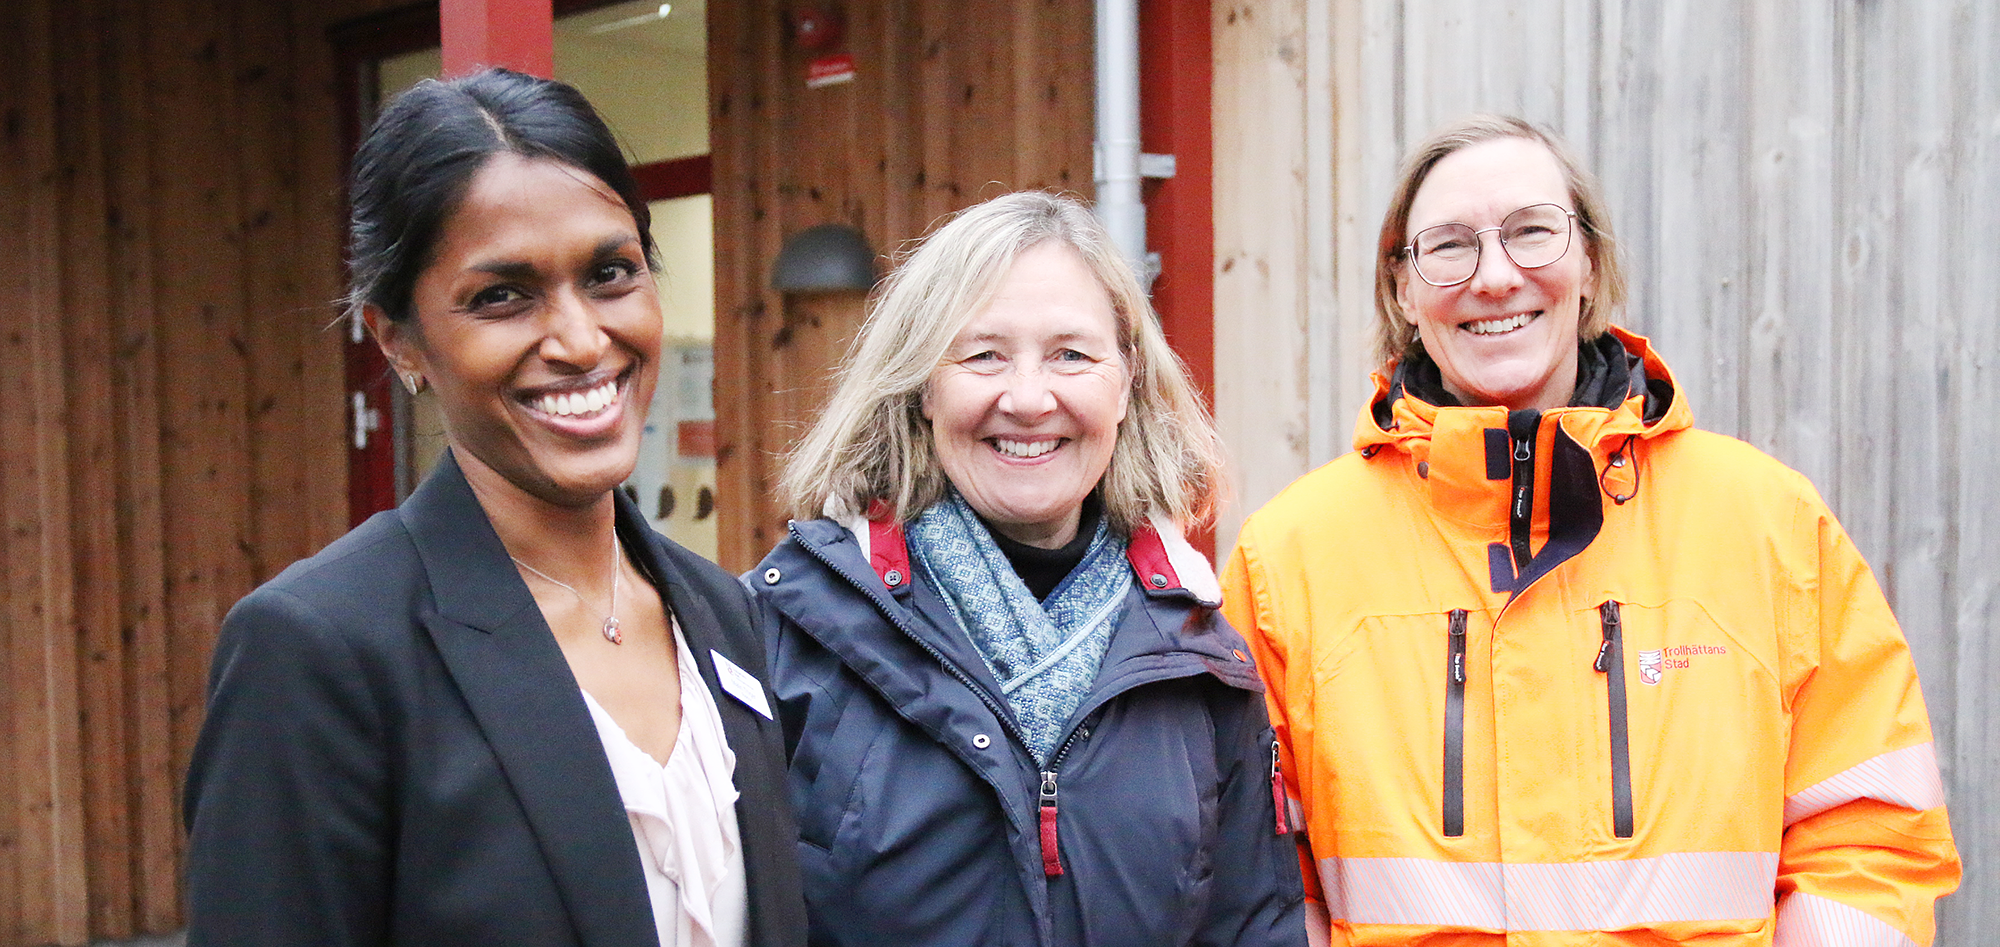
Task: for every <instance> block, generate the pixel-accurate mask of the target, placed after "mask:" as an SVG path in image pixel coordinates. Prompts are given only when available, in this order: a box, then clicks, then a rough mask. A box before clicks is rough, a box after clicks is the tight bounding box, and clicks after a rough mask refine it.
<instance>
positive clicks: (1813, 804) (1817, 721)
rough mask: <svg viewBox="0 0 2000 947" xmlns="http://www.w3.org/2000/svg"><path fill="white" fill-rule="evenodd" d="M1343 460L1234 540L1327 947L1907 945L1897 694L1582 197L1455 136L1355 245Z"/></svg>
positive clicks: (1535, 165)
mask: <svg viewBox="0 0 2000 947" xmlns="http://www.w3.org/2000/svg"><path fill="white" fill-rule="evenodd" d="M1376 282H1377V293H1376V309H1377V314H1378V316H1379V319H1380V326H1379V330H1380V344H1381V349H1382V351H1381V354H1382V356H1383V361H1384V363H1385V364H1384V367H1383V368H1382V370H1381V371H1380V372H1378V373H1377V375H1376V376H1375V383H1376V390H1375V396H1374V397H1373V398H1372V399H1371V401H1370V404H1369V405H1368V407H1367V408H1366V410H1364V412H1363V413H1362V415H1361V417H1360V423H1359V425H1358V430H1357V431H1356V433H1355V439H1354V442H1355V447H1356V450H1355V451H1354V452H1353V453H1350V454H1348V455H1346V456H1344V457H1341V458H1339V459H1338V460H1335V461H1334V462H1332V463H1330V464H1328V465H1326V466H1325V467H1322V468H1320V469H1319V470H1316V471H1314V472H1312V473H1310V474H1308V475H1306V476H1305V477H1304V478H1301V479H1300V480H1299V481H1298V482H1297V483H1295V484H1293V485H1292V486H1291V487H1290V488H1288V489H1287V490H1286V491H1285V492H1284V493H1282V494H1280V495H1279V496H1278V497H1277V498H1276V499H1274V500H1272V501H1271V502H1270V503H1269V504H1268V505H1267V506H1265V507H1264V508H1263V509H1262V510H1260V511H1259V512H1258V513H1257V514H1255V515H1254V516H1252V517H1251V518H1250V520H1249V521H1248V522H1247V523H1246V524H1245V525H1244V527H1243V531H1242V533H1241V535H1240V539H1239V541H1238V545H1237V547H1236V550H1235V552H1234V554H1233V555H1232V557H1231V559H1230V562H1229V565H1228V568H1227V570H1226V572H1225V575H1224V579H1223V586H1224V597H1225V601H1226V603H1227V604H1226V605H1225V611H1226V613H1227V615H1228V618H1229V620H1230V622H1231V623H1233V624H1234V625H1235V626H1236V627H1237V628H1238V629H1241V630H1242V631H1243V633H1244V634H1245V636H1246V637H1247V638H1248V639H1249V641H1250V642H1251V645H1252V647H1253V649H1254V650H1255V651H1256V659H1257V663H1258V666H1259V668H1260V669H1261V670H1262V672H1263V674H1264V675H1265V678H1266V680H1267V682H1268V684H1269V701H1270V708H1271V717H1272V722H1273V724H1274V726H1275V727H1276V730H1277V732H1278V735H1279V740H1280V742H1281V744H1282V748H1283V750H1284V753H1283V756H1284V762H1285V767H1286V774H1287V776H1288V783H1289V790H1290V792H1291V793H1292V795H1293V797H1294V799H1293V801H1294V802H1295V803H1296V804H1297V807H1298V811H1297V813H1296V814H1297V815H1298V817H1299V818H1300V819H1301V820H1302V823H1303V825H1304V827H1305V830H1306V832H1305V839H1304V840H1303V841H1302V842H1301V844H1302V846H1303V847H1302V853H1303V854H1305V856H1306V857H1307V859H1308V862H1309V865H1308V872H1307V874H1308V877H1309V879H1312V880H1316V881H1317V882H1318V892H1317V895H1316V897H1317V898H1318V902H1317V903H1318V905H1319V906H1320V907H1323V909H1324V913H1323V914H1322V915H1321V916H1320V917H1319V921H1320V922H1321V923H1322V926H1321V927H1320V930H1319V933H1321V934H1322V935H1328V936H1330V939H1331V941H1332V942H1333V943H1336V944H1414V943H1424V944H1433V943H1435V944H1444V943H1450V944H1454V945H1477V944H1496V945H1497V944H1501V943H1505V944H1509V945H1516V947H1519V945H1579V944H1591V945H1598V944H1682V943H1689V944H1692V943H1699V944H1704V945H1725V944H1726V945H1759V944H1776V945H1779V947H1850V945H1851V947H1862V945H1867V947H1876V945H1882V947H1888V945H1922V944H1928V943H1930V941H1931V936H1932V929H1933V919H1932V912H1933V905H1934V903H1935V902H1936V900H1937V898H1939V897H1940V896H1942V895H1944V894H1946V893H1948V892H1950V891H1951V890H1952V889H1953V888H1954V887H1955V886H1956V885H1957V882H1958V877H1959V864H1958V856H1957V853H1956V851H1955V849H1954V848H1953V845H1952V841H1951V835H1950V829H1949V825H1948V823H1947V821H1946V818H1945V808H1944V793H1943V789H1942V787H1941V784H1940V780H1939V777H1938V770H1937V764H1936V759H1935V755H1934V752H1933V749H1932V744H1931V731H1930V724H1929V720H1928V718H1927V716H1926V714H1925V711H1924V704H1923V697H1922V695H1921V693H1920V692H1919V690H1918V686H1917V677H1916V670H1915V667H1914V666H1913V664H1912V663H1911V660H1910V655H1909V649H1908V646H1907V645H1906V644H1905V642H1904V640H1903V636H1902V632H1901V631H1900V629H1899V628H1898V627H1897V625H1896V620H1895V618H1894V616H1892V615H1891V614H1890V612H1889V608H1888V605H1887V603H1886V602H1885V601H1884V600H1883V597H1882V593H1881V591H1880V589H1879V588H1878V587H1877V586H1876V584H1875V581H1874V579H1873V577H1872V576H1871V574H1870V573H1869V570H1868V567H1867V564H1866V563H1864V562H1863V561H1862V559H1861V556H1860V554H1859V553H1858V552H1857V551H1856V550H1855V548H1854V545H1853V544H1852V543H1851V542H1850V541H1849V540H1848V537H1847V535H1846V534H1845V533H1844V532H1843V531H1842V530H1841V528H1840V525H1839V523H1837V522H1835V520H1834V517H1833V514H1832V513H1831V512H1829V511H1828V509H1827V508H1826V506H1825V504H1824V503H1823V502H1822V501H1821V500H1820V498H1819V496H1818V494H1817V493H1816V492H1815V491H1814V490H1813V487H1812V485H1811V484H1810V483H1808V482H1807V481H1806V479H1805V478H1804V477H1803V476H1801V475H1799V474H1797V473H1795V472H1793V471H1791V470H1789V469H1787V468H1786V467H1784V466H1783V465H1781V464H1779V463H1778V462H1777V461H1775V460H1773V459H1771V458H1770V457H1767V456H1765V455H1764V454H1762V453H1759V452H1758V451H1757V450H1755V449H1753V448H1751V447H1749V446H1747V445H1745V444H1743V443H1741V442H1739V441H1736V440H1734V439H1731V438H1728V437H1723V436H1720V435H1717V434H1712V433H1709V432H1705V431H1700V430H1696V429H1695V428H1694V427H1693V422H1692V417H1691V415H1690V413H1689V410H1688V406H1687V403H1686V399H1685V397H1684V396H1683V395H1682V393H1681V392H1680V391H1679V390H1678V389H1677V387H1676V385H1675V383H1674V380H1673V377H1672V375H1671V374H1670V373H1669V372H1668V370H1667V367H1666V365H1665V363H1664V362H1662V361H1661V360H1660V357H1659V356H1658V355H1657V354H1656V353H1654V352H1653V351H1652V349H1651V348H1650V347H1649V346H1648V344H1647V342H1646V340H1645V339H1643V338H1640V337H1638V336H1636V335H1632V334H1630V333H1627V332H1624V331H1621V330H1619V329H1616V328H1612V327H1610V326H1609V324H1608V322H1609V319H1610V318H1611V317H1612V316H1613V315H1614V314H1616V313H1617V311H1618V309H1619V306H1620V303H1621V302H1622V301H1623V299H1622V297H1623V295H1624V282H1623V278H1622V276H1621V274H1620V271H1619V267H1618V261H1617V254H1616V252H1615V250H1614V245H1613V243H1612V238H1611V231H1610V228H1609V225H1608V223H1607V222H1606V220H1605V216H1604V209H1603V203H1602V200H1601V199H1600V198H1599V197H1598V193H1597V188H1596V185H1595V184H1594V183H1593V182H1592V181H1591V179H1590V178H1589V177H1588V176H1587V175H1586V174H1585V173H1584V172H1583V171H1582V170H1581V169H1580V168H1579V167H1578V166H1577V164H1576V162H1575V161H1574V160H1573V159H1571V158H1570V156H1569V152H1568V150H1567V149H1566V148H1565V147H1564V145H1563V144H1562V143H1561V142H1560V140H1558V139H1556V138H1555V137H1554V136H1552V135H1550V134H1548V133H1546V132H1544V131H1541V130H1539V129H1537V128H1535V127H1534V126H1531V125H1528V124H1527V123H1525V122H1522V121H1520V120H1518V119H1508V118H1499V117H1494V116H1475V117H1472V118H1469V119H1465V120H1462V121H1460V122H1458V123H1456V124H1454V125H1451V126H1448V127H1446V128H1444V129H1443V130H1441V131H1439V132H1438V133H1436V134H1435V135H1433V136H1432V137H1431V138H1430V139H1429V140H1427V141H1425V142H1424V143H1422V144H1421V145H1419V146H1418V148H1417V149H1416V151H1415V152H1414V154H1413V156H1412V157H1411V158H1410V159H1409V161H1408V162H1407V163H1406V165H1405V167H1404V170H1403V173H1402V176H1401V179H1400V186H1399V188H1398V190H1397V192H1396V194H1395V196H1394V198H1393V199H1392V201H1391V204H1390V208H1389V213H1388V215H1387V218H1386V219H1385V221H1384V223H1383V227H1382V236H1381V241H1380V256H1379V260H1378V263H1377V280H1376Z"/></svg>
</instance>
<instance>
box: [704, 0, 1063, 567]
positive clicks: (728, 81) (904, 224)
mask: <svg viewBox="0 0 2000 947" xmlns="http://www.w3.org/2000/svg"><path fill="white" fill-rule="evenodd" d="M795 6H796V5H795V4H789V3H785V2H781V0H749V2H743V3H712V4H710V5H709V14H708V15H709V33H710V39H709V49H710V61H709V88H710V92H709V95H710V113H711V121H712V124H711V128H712V131H711V138H712V141H713V156H714V169H715V234H716V254H715V256H716V297H717V301H716V336H715V349H716V351H715V366H716V368H715V379H716V381H715V385H716V391H715V395H716V417H717V418H718V422H717V423H718V430H717V441H718V443H717V480H718V489H717V492H718V494H719V496H718V507H719V515H720V517H721V524H722V527H721V535H722V545H721V556H720V558H721V561H722V564H723V566H724V567H726V568H729V569H731V570H741V569H747V568H749V567H750V566H751V565H754V564H755V563H756V561H757V560H758V559H760V558H762V557H763V555H764V553H765V552H767V551H769V549H770V548H771V546H772V545H774V544H775V543H776V542H777V541H778V539H780V538H781V537H782V536H783V532H784V523H785V517H784V515H783V512H782V511H781V510H780V509H779V508H778V506H777V504H776V502H775V501H774V499H773V497H772V495H771V485H772V483H773V481H774V477H775V475H776V472H777V466H776V459H777V458H778V456H780V455H781V454H782V452H783V451H784V450H785V449H786V448H787V447H789V446H790V445H791V444H792V443H793V442H794V441H795V440H797V438H798V437H800V436H801V435H803V433H804V427H805V425H806V424H807V423H809V422H810V420H811V418H812V417H813V416H815V414H816V412H817V407H818V405H819V404H820V403H821V402H822V400H823V399H824V397H825V395H826V394H827V392H828V390H829V387H830V381H831V378H830V377H829V371H830V369H831V368H832V367H833V366H834V365H835V364H836V363H837V362H838V361H839V358H840V356H841V355H843V354H844V353H845V351H846V348H847V344H848V341H849V340H850V339H851V338H852V336H853V333H854V330H855V329H856V328H857V327H858V326H859V324H860V319H861V315H862V308H863V307H862V296H861V294H859V293H846V294H831V295H824V296H819V297H816V298H811V297H804V296H793V297H790V298H787V297H785V296H783V295H780V294H778V293H775V292H773V291H772V290H771V289H770V288H769V287H770V279H771V272H770V265H771V263H772V261H774V260H775V259H776V258H777V254H778V250H779V248H780V247H781V246H782V245H783V241H784V238H785V237H786V236H789V235H791V234H793V233H796V232H798V231H800V230H803V229H804V228H806V227H808V226H812V225H814V224H820V223H844V224H849V225H852V226H854V227H857V228H859V229H860V230H861V231H862V232H863V233H864V234H866V235H867V238H868V242H869V245H870V246H871V247H872V248H873V249H874V250H875V251H876V252H877V253H878V254H888V253H890V252H892V251H895V250H896V249H898V248H899V247H901V246H903V245H904V243H905V242H906V241H908V240H910V239H911V238H914V237H917V236H919V235H921V234H923V233H925V232H927V231H928V230H929V229H930V226H931V224H932V222H933V221H935V220H936V219H938V218H939V217H940V216H941V215H944V214H947V213H950V212H952V211H955V210H959V209H961V208H963V207H966V206H968V205H970V204H973V203H976V202H977V201H979V200H981V199H983V198H988V197H994V196H997V195H1000V194H1003V193H1006V192H1008V191H1012V190H1018V189H1022V188H1054V189H1061V190H1069V191H1073V192H1075V193H1078V194H1081V195H1084V196H1088V195H1089V194H1090V193H1091V191H1092V186H1091V156H1090V141H1091V138H1092V135H1091V115H1092V113H1091V108H1092V104H1091V96H1092V83H1091V75H1092V68H1093V67H1092V45H1091V43H1092V39H1091V35H1092V34H1091V31H1092V15H1091V8H1090V6H1089V5H1088V4H1080V3H1073V2H1068V3H1066V2H1058V0H969V2H968V0H880V2H872V3H849V4H846V5H844V9H845V13H846V16H847V21H846V24H845V38H844V40H843V42H842V43H841V44H840V45H839V46H838V47H837V48H836V49H837V51H844V52H848V53H851V54H852V55H853V57H854V60H855V80H854V81H853V82H850V83H845V84H840V85H833V86H828V87H825V88H820V89H808V88H806V85H805V71H806V61H807V59H808V58H809V54H807V53H805V52H803V51H801V50H799V49H797V48H796V47H795V46H794V45H792V44H791V43H790V42H789V41H788V39H787V36H786V31H785V29H784V23H785V14H786V12H787V11H789V10H790V9H792V8H794V7H795ZM882 262H883V264H884V265H883V267H882V271H883V272H886V260H884V261H882Z"/></svg>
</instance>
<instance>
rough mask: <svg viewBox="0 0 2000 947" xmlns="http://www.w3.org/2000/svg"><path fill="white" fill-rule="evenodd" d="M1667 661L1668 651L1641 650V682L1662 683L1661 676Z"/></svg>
mask: <svg viewBox="0 0 2000 947" xmlns="http://www.w3.org/2000/svg"><path fill="white" fill-rule="evenodd" d="M1666 662H1667V652H1666V651H1665V650H1660V651H1641V652H1639V681H1640V683H1642V684H1658V683H1660V676H1661V674H1662V673H1663V671H1664V667H1663V666H1664V665H1665V664H1666Z"/></svg>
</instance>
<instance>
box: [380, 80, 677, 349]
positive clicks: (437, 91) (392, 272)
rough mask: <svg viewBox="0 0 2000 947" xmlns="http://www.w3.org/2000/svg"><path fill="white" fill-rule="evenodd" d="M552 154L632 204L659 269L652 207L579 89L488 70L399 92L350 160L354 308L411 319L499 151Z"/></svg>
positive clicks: (394, 318) (629, 206) (538, 155)
mask: <svg viewBox="0 0 2000 947" xmlns="http://www.w3.org/2000/svg"><path fill="white" fill-rule="evenodd" d="M501 153H509V154H516V155H520V156H522V157H524V158H546V159H550V160H553V161H558V162H561V163H563V164H567V165H570V166H572V167H575V168H578V169H580V170H582V171H585V172H588V173H589V174H591V175H594V176H596V178H597V179H598V180H600V181H603V182H604V183H605V185H606V186H608V187H610V188H611V190H613V191H614V192H616V193H617V194H618V196H619V197H620V198H622V199H623V200H624V201H625V207H626V209H628V210H630V211H631V212H632V219H633V221H634V222H636V223H637V224H638V227H639V242H640V244H641V245H642V246H643V247H644V249H645V251H646V259H647V261H648V262H649V263H654V264H655V265H657V259H656V252H655V249H654V247H653V235H652V232H651V227H652V213H651V211H649V210H648V209H647V207H646V202H645V201H644V200H642V199H641V198H640V196H639V185H638V182H636V181H635V180H633V178H632V171H631V169H630V168H629V167H627V166H626V164H625V155H624V153H623V152H622V151H620V150H619V148H618V141H617V139H616V138H614V137H613V136H612V134H611V129H609V128H607V127H605V124H604V120H603V119H601V118H599V117H598V115H597V111H596V110H595V109H593V108H591V106H590V102H589V101H587V100H585V99H584V97H583V95H582V93H579V92H578V91H576V90H575V89H574V88H571V87H570V86H568V85H565V84H563V83H561V82H556V81H554V80H551V79H541V78H537V77H535V76H530V75H526V74H523V73H519V72H513V71H511V70H507V69H488V70H486V71H484V72H480V73H475V74H473V75H470V76H465V77H462V78H458V79H452V80H449V81H439V80H436V79H426V80H424V81H422V82H420V83H417V84H416V85H415V86H413V87H412V88H411V89H410V90H409V91H407V92H404V93H403V94H401V95H398V96H397V97H396V98H395V99H394V100H392V101H391V102H390V103H389V106H388V107H387V108H385V109H383V111H382V114H381V116H380V117H378V118H377V119H376V120H375V125H374V127H373V128H370V129H369V130H368V136H367V137H366V138H365V139H363V140H362V142H361V148H360V150H359V151H357V152H356V153H355V155H354V174H353V180H352V181H351V182H350V186H349V190H348V196H349V199H350V200H351V201H352V202H353V212H352V216H351V217H350V218H349V221H348V238H347V248H348V263H349V273H350V276H349V280H350V284H349V287H348V293H347V306H348V309H349V310H350V311H359V310H360V309H361V308H362V307H363V306H369V305H373V306H377V307H380V308H381V310H382V312H383V314H384V315H386V316H388V317H389V319H391V320H392V321H396V322H401V321H403V320H406V319H408V318H410V316H411V311H410V294H411V291H412V289H413V288H414V287H415V285H416V282H417V277H418V275H419V274H421V273H422V272H423V270H424V267H426V266H429V265H430V263H431V260H432V253H433V250H434V248H435V246H436V244H437V240H438V233H439V231H440V230H442V229H443V227H444V222H445V220H446V219H447V218H448V217H450V216H451V214H452V212H453V211H455V210H457V208H458V204H459V201H460V200H461V199H462V198H463V197H464V195H465V191H466V188H467V186H468V185H469V184H470V182H471V180H472V178H473V176H474V175H475V174H477V173H479V169H480V168H482V167H484V166H485V164H486V162H487V161H488V160H489V159H490V158H492V157H493V156H494V155H496V154H501Z"/></svg>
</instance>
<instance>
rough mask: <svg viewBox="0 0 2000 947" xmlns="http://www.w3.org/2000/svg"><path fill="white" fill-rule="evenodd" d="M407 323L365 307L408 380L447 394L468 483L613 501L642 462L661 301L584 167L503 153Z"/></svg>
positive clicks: (480, 182) (629, 229)
mask: <svg viewBox="0 0 2000 947" xmlns="http://www.w3.org/2000/svg"><path fill="white" fill-rule="evenodd" d="M410 308H411V310H412V312H413V313H414V315H413V316H412V317H411V318H410V319H409V320H407V321H405V322H401V323H396V322H391V321H389V320H388V319H387V318H386V317H384V316H383V315H382V313H381V312H380V310H378V309H374V308H372V307H371V308H370V309H369V310H368V311H367V312H366V316H367V319H368V322H369V326H370V328H372V329H374V330H375V333H376V338H377V339H378V340H379V341H380V342H381V344H382V350H383V352H384V354H386V355H387V356H388V357H389V360H390V363H391V364H392V365H393V366H395V368H396V370H397V371H398V372H399V373H408V372H417V373H420V374H422V375H423V376H424V378H425V379H427V380H428V381H429V382H430V385H431V387H432V388H433V389H434V390H435V391H436V392H437V399H438V405H439V408H440V409H441V411H442V414H443V415H444V423H445V434H446V436H447V437H448V438H449V439H450V441H451V444H452V446H453V448H455V452H456V454H457V456H458V459H459V463H460V466H461V467H462V468H463V469H464V471H465V474H466V478H467V479H468V480H470V481H472V483H473V486H474V487H475V488H476V489H479V490H480V491H481V493H482V495H486V493H487V491H489V490H491V489H501V490H512V491H518V492H519V493H524V494H526V495H528V496H531V497H534V498H537V499H540V500H542V501H545V502H548V503H551V504H556V505H559V506H566V507H575V506H581V505H585V504H589V503H592V502H601V501H603V500H604V499H605V498H606V497H607V496H608V495H609V491H610V490H611V489H612V488H613V487H616V486H617V485H618V484H619V483H621V482H623V481H624V480H625V478H626V477H627V476H629V475H630V474H631V472H632V468H633V466H634V464H636V463H637V460H638V452H639V436H640V433H641V430H642V429H643V428H644V426H645V420H646V419H645V413H646V405H648V404H649V403H650V402H651V400H652V396H653V385H654V381H655V379H656V378H657V375H658V372H659V354H660V305H659V299H658V297H657V295H656V290H655V287H654V285H653V277H652V274H651V272H649V271H648V269H647V267H646V257H645V251H644V249H643V246H642V245H641V243H640V240H639V230H638V225H637V224H636V223H635V222H634V221H633V219H632V214H631V212H630V211H629V210H627V208H626V206H625V204H624V203H623V202H622V201H621V200H619V198H618V195H617V194H616V193H614V192H613V191H612V190H611V189H610V188H608V187H606V186H605V185H604V183H603V182H602V181H599V180H598V179H597V178H595V177H593V176H592V175H590V174H589V173H588V172H585V171H581V170H578V169H577V168H575V167H572V166H570V165H566V164H561V163H558V162H555V161H550V160H546V159H532V158H523V157H521V156H519V155H514V154H507V153H503V154H497V155H495V156H494V157H493V158H492V159H490V160H489V161H488V162H487V163H486V164H485V166H484V167H482V168H481V169H480V170H479V171H478V173H477V174H475V175H474V176H473V178H472V180H471V181H470V182H469V184H468V186H467V188H466V192H465V196H464V198H463V199H462V200H461V202H460V203H459V205H458V207H457V209H456V210H455V211H454V212H453V213H452V215H451V216H450V217H449V218H447V219H446V221H445V223H444V226H443V228H442V230H441V231H440V233H439V235H438V240H437V244H436V246H435V247H433V248H432V253H431V262H430V263H429V265H428V266H426V267H425V268H424V270H423V272H422V274H421V275H419V276H418V278H417V280H416V284H415V286H414V287H413V289H412V292H411V307H410Z"/></svg>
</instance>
